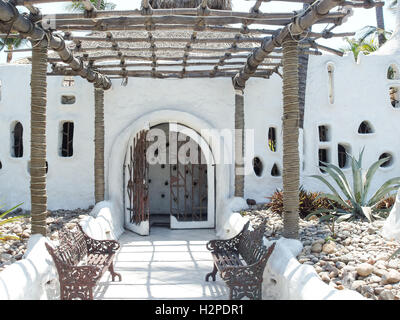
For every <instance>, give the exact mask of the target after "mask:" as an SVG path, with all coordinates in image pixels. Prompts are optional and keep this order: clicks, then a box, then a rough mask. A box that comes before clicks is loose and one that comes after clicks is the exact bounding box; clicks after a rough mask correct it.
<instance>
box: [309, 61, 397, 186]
mask: <svg viewBox="0 0 400 320" xmlns="http://www.w3.org/2000/svg"><path fill="white" fill-rule="evenodd" d="M328 63H332V64H333V66H334V75H333V79H334V80H333V81H334V102H333V104H330V102H329V99H328V72H327V64H328ZM392 63H396V64H397V65H400V58H398V57H395V56H374V55H369V56H364V55H362V54H360V56H359V59H358V62H357V63H356V62H355V61H354V58H353V55H347V56H344V57H342V58H341V57H337V56H331V55H324V56H312V57H310V62H309V67H308V68H309V77H308V82H307V91H306V107H305V118H304V128H305V130H304V140H305V147H304V148H305V149H304V163H305V168H304V169H305V170H304V172H303V178H304V185H305V186H306V187H307V189H309V190H316V191H322V190H324V191H328V190H325V189H324V186H323V185H322V183H320V182H319V181H317V180H316V179H313V178H310V177H308V176H309V175H312V174H321V173H320V171H319V169H318V148H320V147H325V148H329V150H330V152H331V162H332V163H334V164H335V165H338V156H337V147H338V143H344V144H347V145H349V147H350V151H351V153H352V154H353V155H356V156H357V157H358V154H359V152H360V151H361V150H362V148H363V147H365V151H364V156H363V167H364V168H365V169H367V168H368V167H369V166H370V165H371V164H372V163H373V162H375V161H376V160H378V158H379V156H380V155H381V154H382V153H384V152H389V153H390V154H392V155H393V164H392V165H391V166H390V167H387V168H379V169H378V171H377V173H376V174H375V176H374V180H373V182H372V185H371V188H370V194H371V193H372V192H375V191H376V190H377V188H378V187H379V186H381V185H382V183H384V182H385V181H386V180H388V179H390V178H393V177H395V176H400V166H399V165H398V161H399V158H400V140H399V139H398V133H399V132H400V129H399V126H398V122H399V120H400V109H398V108H393V107H392V105H391V104H390V99H389V87H390V86H392V85H400V80H388V79H387V70H388V67H389V65H390V64H392ZM365 120H367V121H368V122H369V123H370V124H371V125H372V127H373V129H374V133H372V134H359V133H358V127H359V125H360V123H361V122H362V121H365ZM325 124H326V125H329V126H330V141H328V142H320V141H319V136H318V126H319V125H325ZM344 171H345V172H346V175H347V176H348V177H351V166H350V167H348V168H347V169H344Z"/></svg>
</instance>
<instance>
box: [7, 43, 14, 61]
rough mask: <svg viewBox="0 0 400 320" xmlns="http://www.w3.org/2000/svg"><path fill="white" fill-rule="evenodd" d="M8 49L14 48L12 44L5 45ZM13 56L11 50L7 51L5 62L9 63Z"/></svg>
mask: <svg viewBox="0 0 400 320" xmlns="http://www.w3.org/2000/svg"><path fill="white" fill-rule="evenodd" d="M7 49H8V51H12V50H13V49H14V48H13V46H12V45H8V46H7ZM12 58H13V53H12V52H7V63H10V62H11V60H12Z"/></svg>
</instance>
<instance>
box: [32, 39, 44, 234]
mask: <svg viewBox="0 0 400 320" xmlns="http://www.w3.org/2000/svg"><path fill="white" fill-rule="evenodd" d="M32 48H33V49H32V73H31V169H30V174H31V233H32V234H35V233H39V234H42V235H43V236H46V217H47V191H46V101H47V97H46V94H47V83H46V73H47V41H46V40H42V41H41V42H40V44H36V43H32Z"/></svg>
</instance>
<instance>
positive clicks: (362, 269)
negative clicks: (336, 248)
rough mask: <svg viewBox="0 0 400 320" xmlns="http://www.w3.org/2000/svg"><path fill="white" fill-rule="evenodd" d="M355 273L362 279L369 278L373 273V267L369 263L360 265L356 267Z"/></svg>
mask: <svg viewBox="0 0 400 320" xmlns="http://www.w3.org/2000/svg"><path fill="white" fill-rule="evenodd" d="M356 270H357V273H358V274H359V275H360V276H362V277H367V276H369V275H370V274H371V273H372V271H374V266H372V265H370V264H369V263H362V264H360V265H359V266H358V267H357V269H356Z"/></svg>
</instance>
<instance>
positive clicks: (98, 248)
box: [76, 223, 120, 254]
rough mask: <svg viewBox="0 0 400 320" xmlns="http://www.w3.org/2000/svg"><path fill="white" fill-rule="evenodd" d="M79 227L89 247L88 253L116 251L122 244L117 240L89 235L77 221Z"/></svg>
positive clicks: (110, 252)
mask: <svg viewBox="0 0 400 320" xmlns="http://www.w3.org/2000/svg"><path fill="white" fill-rule="evenodd" d="M76 225H77V226H78V229H79V230H80V232H82V234H83V236H84V238H85V241H86V245H87V248H88V253H109V254H112V253H115V252H117V251H118V249H119V248H120V244H119V242H118V241H116V240H96V239H93V238H92V237H89V236H88V235H87V234H86V233H85V232H84V231H83V229H82V226H81V225H80V224H79V223H77V224H76Z"/></svg>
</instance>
